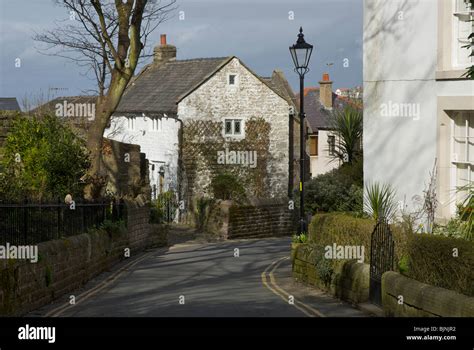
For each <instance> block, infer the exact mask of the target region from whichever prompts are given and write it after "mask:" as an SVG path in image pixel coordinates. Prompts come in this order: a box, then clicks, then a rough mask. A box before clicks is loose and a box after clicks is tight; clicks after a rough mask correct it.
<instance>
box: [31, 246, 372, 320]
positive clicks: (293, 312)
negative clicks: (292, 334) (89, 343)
mask: <svg viewBox="0 0 474 350" xmlns="http://www.w3.org/2000/svg"><path fill="white" fill-rule="evenodd" d="M289 246H290V240H289V238H269V239H260V240H244V241H226V242H220V243H206V244H177V245H175V246H173V247H171V248H169V249H155V250H152V251H149V252H147V253H145V254H144V255H142V256H140V257H139V258H137V260H136V261H133V260H132V261H130V262H126V263H125V265H124V267H122V269H121V270H120V269H118V270H117V271H112V272H110V273H108V274H104V275H103V276H102V277H100V278H99V280H98V281H94V282H93V283H92V284H93V285H92V286H86V288H85V289H83V290H81V291H77V293H71V294H73V295H75V296H76V304H75V305H69V303H68V300H69V299H65V298H66V297H68V296H65V297H64V298H62V299H61V300H59V301H58V302H57V303H55V304H53V305H50V306H48V307H46V308H43V309H42V310H38V311H36V312H35V313H33V314H34V315H36V316H45V315H46V316H65V317H68V316H72V317H90V316H92V317H97V316H99V317H101V316H111V317H114V316H117V317H127V316H138V317H151V316H153V317H155V316H156V317H279V316H282V317H307V316H316V317H317V316H326V315H329V316H362V315H363V314H362V313H361V312H360V311H358V310H355V309H353V308H352V307H350V306H348V305H345V304H343V303H341V302H339V301H337V300H336V299H333V298H330V297H328V296H325V295H322V294H321V295H316V296H313V297H312V299H311V296H308V295H305V297H304V298H303V297H301V298H299V297H296V299H297V302H296V303H294V304H291V303H290V302H288V300H289V299H288V297H289V295H290V293H286V292H285V290H288V289H291V288H295V286H294V285H293V286H290V285H289V282H286V284H288V286H287V287H288V288H287V287H285V288H286V289H285V288H281V286H278V285H276V283H277V280H278V278H277V277H278V273H277V271H276V267H279V273H281V274H282V279H281V280H282V281H285V279H286V280H288V281H289V280H291V278H289V274H290V266H289V261H288V260H287V259H286V260H285V257H287V256H288V255H289ZM236 249H237V250H236ZM272 263H273V265H272ZM127 265H130V266H127ZM270 275H271V278H270ZM283 275H285V276H283ZM275 276H276V277H275ZM272 280H273V283H272ZM308 298H309V299H308ZM305 301H306V302H305ZM321 310H322V312H320V311H321ZM323 313H324V314H323Z"/></svg>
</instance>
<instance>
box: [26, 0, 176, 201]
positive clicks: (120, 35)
mask: <svg viewBox="0 0 474 350" xmlns="http://www.w3.org/2000/svg"><path fill="white" fill-rule="evenodd" d="M55 3H56V4H57V5H58V6H62V7H64V8H65V9H66V10H67V11H68V12H69V15H70V17H69V19H68V20H65V21H60V22H57V23H56V27H55V28H54V29H52V30H48V31H45V32H43V33H39V34H38V33H37V34H36V35H35V36H34V38H33V39H34V40H35V41H37V42H39V43H41V44H42V45H45V46H44V47H42V48H38V50H39V51H40V52H42V53H45V54H48V55H54V56H59V57H64V58H67V59H70V60H73V61H74V62H75V63H76V64H78V65H79V66H81V67H83V68H84V69H85V73H86V74H92V76H93V77H94V79H95V80H96V82H97V94H98V98H97V103H96V115H95V118H94V122H93V124H92V125H91V127H90V129H89V133H88V139H87V147H88V149H89V151H90V160H91V166H90V169H89V172H88V176H87V178H86V179H85V180H86V181H87V186H86V190H85V196H86V198H94V197H96V196H98V195H99V193H100V190H101V188H102V186H103V185H104V183H105V177H104V176H103V174H101V173H100V164H101V150H102V137H103V134H104V130H105V128H106V126H107V124H108V122H109V120H110V117H111V115H112V114H113V112H114V111H115V109H116V108H117V106H118V104H119V102H120V99H121V98H122V95H123V93H124V91H125V88H126V87H127V85H128V83H129V82H130V80H131V79H132V77H133V75H134V73H135V69H136V67H137V65H138V63H139V60H140V59H141V58H143V57H146V56H148V55H146V54H145V50H144V49H145V47H146V41H147V38H148V36H149V35H150V34H151V33H152V32H153V31H154V30H155V29H156V28H157V27H158V26H159V25H160V24H161V23H162V22H163V21H165V20H166V19H167V18H169V15H170V14H171V12H172V11H174V10H175V9H176V7H175V6H174V4H175V3H176V0H165V1H159V0H55Z"/></svg>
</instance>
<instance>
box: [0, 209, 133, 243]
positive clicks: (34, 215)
mask: <svg viewBox="0 0 474 350" xmlns="http://www.w3.org/2000/svg"><path fill="white" fill-rule="evenodd" d="M125 219H126V215H125V204H124V203H123V202H122V201H121V202H110V201H96V202H85V201H83V202H77V201H76V202H75V203H74V205H70V204H66V203H63V202H61V201H59V200H58V201H57V202H56V203H32V202H28V201H26V200H25V201H24V202H22V203H4V202H1V201H0V244H5V243H7V242H8V243H10V244H15V245H29V244H37V243H40V242H44V241H49V240H53V239H58V238H61V237H69V236H74V235H78V234H81V233H85V232H87V230H89V229H91V228H94V227H96V228H97V227H99V226H100V225H101V224H102V223H103V222H104V221H105V220H111V221H119V220H124V221H125Z"/></svg>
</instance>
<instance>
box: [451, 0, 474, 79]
mask: <svg viewBox="0 0 474 350" xmlns="http://www.w3.org/2000/svg"><path fill="white" fill-rule="evenodd" d="M457 5H458V0H453V1H452V3H451V16H452V18H453V20H452V35H451V40H452V42H451V67H452V68H453V69H455V70H458V69H466V67H467V66H469V65H472V64H474V56H471V57H468V62H466V63H460V62H459V58H460V57H459V50H461V46H464V45H467V44H468V43H469V41H468V40H467V36H466V38H460V37H459V29H460V25H461V22H466V21H463V20H462V19H461V17H462V16H465V15H467V14H469V13H470V18H471V19H472V18H473V13H472V11H474V8H470V9H471V10H470V11H458V6H457ZM468 8H469V7H468ZM468 23H471V27H474V22H468ZM470 33H472V28H471V30H469V31H468V34H467V35H469V34H470ZM462 41H465V42H462ZM462 50H465V51H466V52H468V50H467V49H462ZM469 60H470V61H469Z"/></svg>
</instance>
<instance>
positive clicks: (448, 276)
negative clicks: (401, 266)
mask: <svg viewBox="0 0 474 350" xmlns="http://www.w3.org/2000/svg"><path fill="white" fill-rule="evenodd" d="M454 249H457V256H455V255H456V254H455V251H454ZM407 255H408V257H409V262H408V265H409V268H408V271H407V272H406V273H405V275H406V276H407V277H410V278H413V279H415V280H418V281H420V282H423V283H427V284H431V285H434V286H437V287H441V288H447V289H451V290H455V291H457V292H459V293H461V294H465V295H469V296H474V242H471V241H467V240H464V239H459V238H450V237H444V236H435V235H430V234H417V235H414V236H413V237H412V239H411V240H410V244H409V245H408V252H407Z"/></svg>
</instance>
